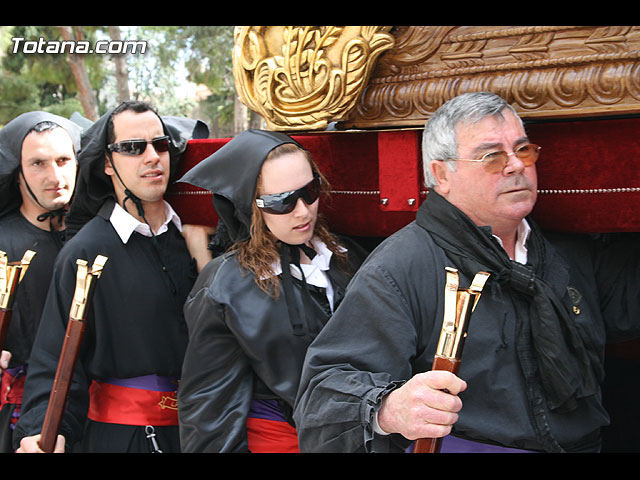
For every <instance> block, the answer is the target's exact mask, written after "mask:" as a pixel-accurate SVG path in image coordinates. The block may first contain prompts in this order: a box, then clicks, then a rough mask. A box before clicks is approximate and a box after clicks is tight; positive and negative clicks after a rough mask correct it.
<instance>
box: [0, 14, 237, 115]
mask: <svg viewBox="0 0 640 480" xmlns="http://www.w3.org/2000/svg"><path fill="white" fill-rule="evenodd" d="M233 29H234V27H233V26H142V27H121V33H122V38H123V39H126V40H143V41H146V42H147V48H146V51H145V53H143V54H141V53H133V54H127V55H126V60H127V68H128V74H129V85H130V92H131V96H132V98H138V99H144V100H148V101H150V102H151V103H153V104H154V105H155V106H156V107H157V108H158V110H159V111H160V112H161V113H162V114H165V115H181V116H188V115H189V114H190V113H191V112H192V111H193V109H194V107H196V102H195V100H193V99H189V98H185V97H183V96H181V95H178V94H177V92H178V91H179V88H180V87H182V86H183V84H184V83H185V81H187V80H188V81H190V82H193V83H195V84H200V85H205V86H206V87H207V89H208V91H209V92H210V95H209V96H208V97H206V98H204V99H200V100H201V101H200V104H199V105H197V107H198V111H199V112H200V114H202V115H201V116H204V117H206V118H208V119H211V120H213V121H215V123H216V124H229V125H233V103H234V98H235V88H234V82H233V74H232V63H231V51H232V48H233ZM82 33H83V35H84V40H87V41H89V42H92V43H94V42H95V41H96V40H97V39H109V38H110V37H109V28H108V27H106V26H91V27H87V26H85V27H82ZM14 37H20V38H24V39H25V41H27V40H29V41H37V40H38V39H39V38H43V39H44V40H46V41H51V40H61V39H62V38H61V35H60V30H59V28H58V27H56V26H0V126H1V125H2V124H4V123H6V122H7V121H9V120H11V119H12V118H14V117H15V116H16V115H18V114H20V113H22V112H25V111H29V110H34V109H40V110H47V111H51V112H52V113H57V114H60V115H63V116H66V117H69V116H70V115H71V114H72V113H73V112H74V111H78V112H80V113H82V114H84V113H83V110H82V106H81V103H80V101H79V100H78V88H77V86H76V83H75V79H74V76H73V74H72V71H71V69H70V67H69V64H68V55H67V54H65V53H54V54H51V53H49V54H46V53H45V54H25V53H23V52H22V50H21V49H18V51H14V50H15V49H14V46H15V42H14V41H12V40H11V39H12V38H14ZM85 64H86V70H87V73H88V75H89V80H90V83H91V87H92V88H93V90H94V92H95V94H96V97H97V99H98V110H99V113H100V114H102V113H104V112H105V111H106V110H107V109H108V108H110V107H111V106H113V105H114V104H115V103H117V95H116V90H115V77H114V72H115V68H114V62H113V60H112V58H111V56H110V55H108V54H87V55H85Z"/></svg>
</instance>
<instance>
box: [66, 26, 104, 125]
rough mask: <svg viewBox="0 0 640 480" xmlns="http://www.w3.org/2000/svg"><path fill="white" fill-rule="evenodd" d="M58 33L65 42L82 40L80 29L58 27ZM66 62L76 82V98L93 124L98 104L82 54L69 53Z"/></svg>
mask: <svg viewBox="0 0 640 480" xmlns="http://www.w3.org/2000/svg"><path fill="white" fill-rule="evenodd" d="M60 33H61V34H62V38H63V39H64V40H67V41H76V42H77V41H80V40H82V38H83V34H82V27H75V26H74V27H60ZM68 61H69V66H70V67H71V72H72V73H73V78H75V80H76V86H77V87H78V96H79V97H80V103H82V108H83V109H84V114H85V116H86V117H87V118H88V119H89V120H92V121H94V122H95V121H96V120H98V102H97V100H96V95H95V93H94V91H93V88H91V83H90V82H89V75H88V74H87V69H86V67H85V64H84V57H83V56H82V54H77V53H70V54H69V58H68Z"/></svg>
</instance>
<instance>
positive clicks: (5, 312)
mask: <svg viewBox="0 0 640 480" xmlns="http://www.w3.org/2000/svg"><path fill="white" fill-rule="evenodd" d="M35 254H36V252H34V251H33V250H27V251H26V252H25V253H24V255H23V257H22V260H21V261H20V262H19V263H18V262H15V263H9V262H8V259H7V254H6V253H5V252H2V251H0V351H2V350H3V349H4V345H5V342H6V341H7V334H8V333H9V324H10V323H11V317H12V312H13V302H14V301H15V294H16V291H17V290H18V285H19V284H20V282H21V281H22V279H23V278H24V275H25V273H27V269H28V268H29V264H30V263H31V260H32V259H33V257H34V256H35Z"/></svg>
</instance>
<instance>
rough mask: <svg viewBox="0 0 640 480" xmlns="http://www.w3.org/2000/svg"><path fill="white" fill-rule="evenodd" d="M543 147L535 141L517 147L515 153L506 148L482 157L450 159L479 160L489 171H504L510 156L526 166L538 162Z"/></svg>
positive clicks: (451, 159) (455, 159)
mask: <svg viewBox="0 0 640 480" xmlns="http://www.w3.org/2000/svg"><path fill="white" fill-rule="evenodd" d="M541 148H542V147H540V146H538V145H534V144H533V143H526V144H524V145H521V146H520V147H518V148H516V150H515V151H514V152H513V153H507V152H505V151H504V150H499V151H496V152H489V153H485V154H484V155H483V156H482V157H481V158H478V159H469V158H450V159H448V160H449V161H461V162H477V163H482V164H483V166H484V168H485V170H486V171H487V172H489V173H498V172H502V171H503V170H504V169H505V167H506V166H507V164H508V163H509V157H511V156H513V155H515V156H516V157H517V158H518V159H519V160H520V161H521V162H522V163H523V164H524V166H525V167H529V166H531V165H533V164H534V163H536V161H537V160H538V157H539V155H540V149H541Z"/></svg>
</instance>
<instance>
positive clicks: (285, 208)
mask: <svg viewBox="0 0 640 480" xmlns="http://www.w3.org/2000/svg"><path fill="white" fill-rule="evenodd" d="M321 183H322V181H321V180H320V177H319V176H318V175H314V177H313V180H311V181H310V182H309V183H307V184H306V185H305V186H304V187H302V188H299V189H298V190H292V191H290V192H284V193H273V194H271V195H261V196H259V197H258V198H256V205H258V208H261V209H262V211H263V212H266V213H272V214H274V215H284V214H285V213H291V212H292V211H293V209H294V208H296V204H297V203H298V199H299V198H302V199H303V200H304V201H305V203H306V204H307V205H311V204H312V203H313V202H315V201H316V200H317V199H318V197H319V196H320V184H321Z"/></svg>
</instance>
